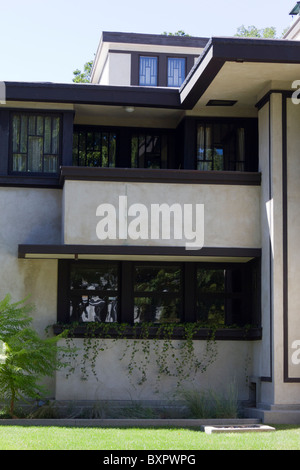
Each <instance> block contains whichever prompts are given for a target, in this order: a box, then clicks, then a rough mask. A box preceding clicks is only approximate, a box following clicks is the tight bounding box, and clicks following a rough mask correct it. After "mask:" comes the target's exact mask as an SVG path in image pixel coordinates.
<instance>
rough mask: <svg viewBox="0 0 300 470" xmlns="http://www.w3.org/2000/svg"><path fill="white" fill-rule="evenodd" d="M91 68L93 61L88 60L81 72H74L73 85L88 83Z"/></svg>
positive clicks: (77, 70)
mask: <svg viewBox="0 0 300 470" xmlns="http://www.w3.org/2000/svg"><path fill="white" fill-rule="evenodd" d="M92 67H93V61H92V60H90V61H89V62H86V63H85V64H84V67H83V72H82V71H81V70H79V69H76V70H74V72H73V75H74V77H73V82H74V83H90V81H91V72H92Z"/></svg>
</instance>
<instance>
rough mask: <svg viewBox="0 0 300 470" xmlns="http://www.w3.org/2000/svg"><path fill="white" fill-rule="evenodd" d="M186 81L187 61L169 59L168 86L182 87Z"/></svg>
mask: <svg viewBox="0 0 300 470" xmlns="http://www.w3.org/2000/svg"><path fill="white" fill-rule="evenodd" d="M184 79H185V59H184V58H181V59H179V58H169V59H168V86H170V87H180V86H181V85H182V83H183V82H184Z"/></svg>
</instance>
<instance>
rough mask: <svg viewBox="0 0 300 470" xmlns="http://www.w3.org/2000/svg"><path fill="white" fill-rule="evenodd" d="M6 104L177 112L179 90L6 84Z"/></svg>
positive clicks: (82, 85)
mask: <svg viewBox="0 0 300 470" xmlns="http://www.w3.org/2000/svg"><path fill="white" fill-rule="evenodd" d="M5 86H6V101H27V102H51V103H73V104H94V105H111V106H129V105H130V106H136V107H151V108H169V109H180V100H179V93H178V90H175V89H165V88H164V89H162V88H154V87H151V88H147V87H132V86H130V87H119V86H106V85H92V84H54V83H23V82H5Z"/></svg>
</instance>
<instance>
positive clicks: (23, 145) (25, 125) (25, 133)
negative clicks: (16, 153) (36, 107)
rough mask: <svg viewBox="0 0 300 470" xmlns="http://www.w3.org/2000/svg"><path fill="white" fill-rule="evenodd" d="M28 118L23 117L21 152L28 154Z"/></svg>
mask: <svg viewBox="0 0 300 470" xmlns="http://www.w3.org/2000/svg"><path fill="white" fill-rule="evenodd" d="M27 137H28V118H27V116H21V136H20V152H21V153H27Z"/></svg>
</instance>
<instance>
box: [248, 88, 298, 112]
mask: <svg viewBox="0 0 300 470" xmlns="http://www.w3.org/2000/svg"><path fill="white" fill-rule="evenodd" d="M273 93H279V94H280V95H283V96H285V97H287V98H289V97H291V96H292V94H293V91H291V90H277V89H274V90H269V91H268V92H267V93H266V94H265V95H264V96H263V97H262V98H261V99H260V100H259V101H258V102H257V103H256V105H255V107H256V108H257V109H258V110H260V109H261V108H263V107H264V105H265V104H266V103H268V102H269V101H270V97H271V95H272V94H273Z"/></svg>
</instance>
